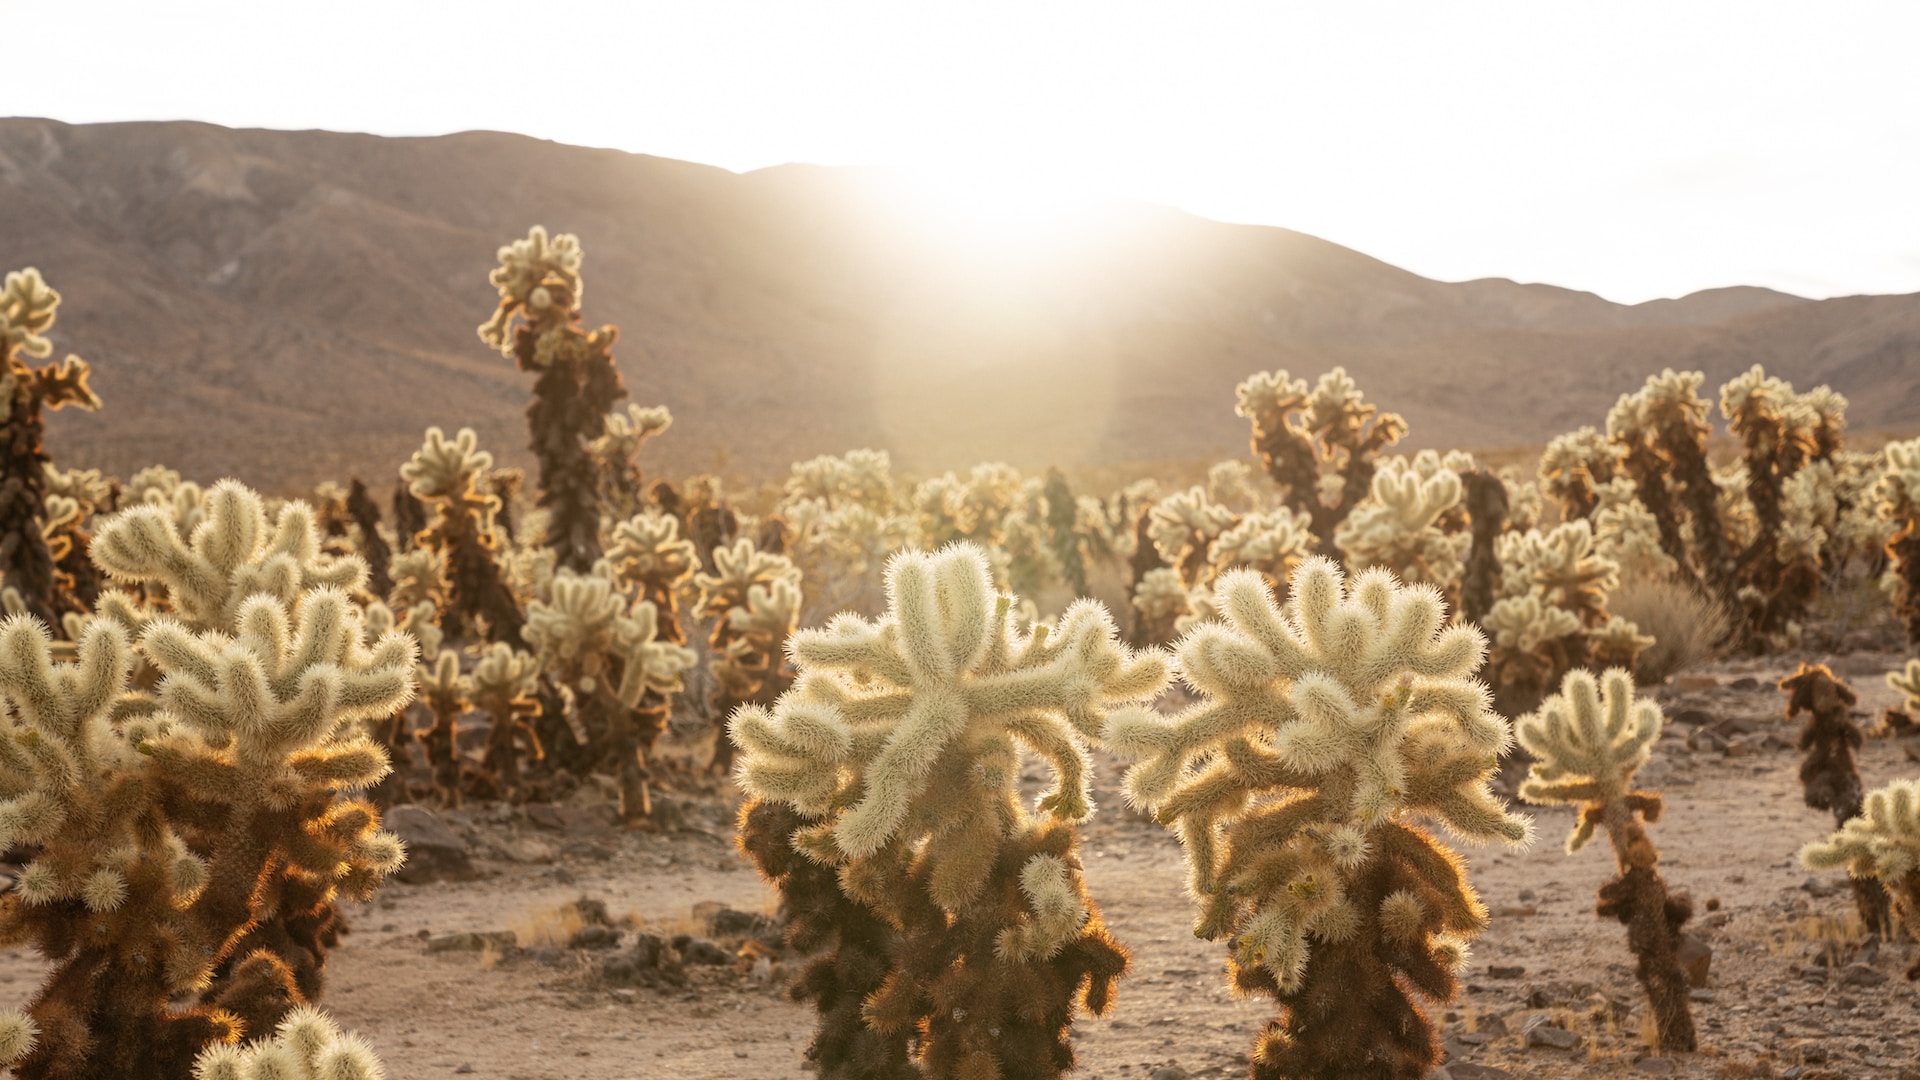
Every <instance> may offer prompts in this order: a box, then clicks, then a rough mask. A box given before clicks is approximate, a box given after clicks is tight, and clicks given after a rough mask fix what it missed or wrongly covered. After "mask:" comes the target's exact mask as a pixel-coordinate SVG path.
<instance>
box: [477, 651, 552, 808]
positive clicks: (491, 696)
mask: <svg viewBox="0 0 1920 1080" xmlns="http://www.w3.org/2000/svg"><path fill="white" fill-rule="evenodd" d="M539 675H540V662H539V661H538V660H536V659H535V658H534V657H532V656H530V655H528V654H526V653H524V652H521V651H519V650H517V649H515V648H514V647H513V646H511V645H508V644H507V643H506V642H504V641H499V642H495V643H494V644H493V645H492V646H490V647H489V648H488V649H487V651H486V652H484V653H482V654H481V656H480V660H479V662H478V663H476V664H474V665H473V671H472V672H471V673H470V674H469V675H468V677H467V679H468V683H467V694H468V696H469V697H471V698H472V699H473V704H474V706H475V707H477V708H478V709H479V710H480V711H481V712H484V713H486V714H487V715H488V716H490V717H492V718H493V726H492V727H491V728H489V729H488V731H487V752H486V757H485V758H484V759H482V761H481V766H482V768H484V769H485V770H486V776H487V778H488V779H489V781H490V782H491V785H492V786H493V788H494V790H495V791H496V792H497V793H498V794H500V795H503V796H506V797H509V798H512V797H515V796H518V795H519V794H520V793H521V790H522V780H521V762H522V761H523V760H530V761H539V760H541V759H542V758H544V757H546V748H545V747H544V746H542V745H541V743H540V736H539V735H538V734H537V733H536V732H535V731H534V729H533V725H532V724H531V723H530V722H529V718H530V717H532V716H533V715H534V714H536V713H538V712H539V711H540V705H539V702H538V701H536V700H535V699H534V693H535V690H536V688H537V686H538V684H539Z"/></svg>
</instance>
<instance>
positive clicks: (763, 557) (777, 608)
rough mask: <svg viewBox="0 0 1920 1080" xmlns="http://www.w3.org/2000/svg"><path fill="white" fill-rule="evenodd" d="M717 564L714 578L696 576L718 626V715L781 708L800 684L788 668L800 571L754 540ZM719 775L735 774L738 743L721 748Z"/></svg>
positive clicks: (706, 615) (716, 758)
mask: <svg viewBox="0 0 1920 1080" xmlns="http://www.w3.org/2000/svg"><path fill="white" fill-rule="evenodd" d="M713 561H714V567H715V571H714V573H711V574H695V575H694V578H693V583H694V586H695V587H696V588H698V589H699V590H700V602H699V607H698V612H699V616H700V617H701V618H703V619H711V620H713V633H712V634H711V636H710V637H709V638H708V639H707V645H708V647H709V648H710V649H712V650H713V662H712V665H711V670H712V672H713V680H714V690H713V700H712V703H711V704H712V707H713V712H714V715H716V716H731V715H733V711H734V710H735V709H737V708H739V707H740V706H742V705H746V704H755V705H771V704H773V700H774V699H775V698H777V697H779V696H780V695H781V694H784V693H786V691H787V687H788V686H791V685H792V684H793V673H792V672H791V671H790V670H788V669H787V666H786V664H785V662H784V661H785V654H786V644H787V638H788V637H789V636H790V635H791V634H792V633H793V630H794V626H795V625H796V620H797V619H798V618H799V617H800V571H799V569H798V568H796V567H795V566H794V565H793V561H792V560H791V559H788V558H787V557H786V556H784V555H773V554H770V553H768V552H764V551H760V550H758V549H757V548H756V547H755V546H754V543H753V541H751V540H747V539H741V540H737V541H735V542H734V544H733V546H732V547H730V548H722V549H720V550H718V551H716V552H714V553H713ZM713 767H714V768H715V769H720V770H726V769H731V768H732V767H733V743H732V740H730V739H727V738H726V737H725V735H724V733H723V734H722V736H721V737H720V739H719V740H718V741H717V742H716V743H715V744H714V748H713Z"/></svg>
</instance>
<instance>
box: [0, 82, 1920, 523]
mask: <svg viewBox="0 0 1920 1080" xmlns="http://www.w3.org/2000/svg"><path fill="white" fill-rule="evenodd" d="M535 223H541V224H544V225H546V226H548V227H549V228H550V229H552V230H554V231H556V232H559V231H566V232H575V233H578V234H579V235H580V237H581V240H582V243H583V245H584V247H585V249H586V253H587V260H586V264H585V267H584V272H585V275H586V281H587V288H586V292H585V296H584V306H585V310H586V313H587V316H588V318H589V319H590V320H591V321H592V322H595V323H599V322H603V321H604V322H612V323H615V324H617V325H619V326H620V327H621V331H622V333H621V338H620V343H619V346H618V348H617V349H616V355H617V356H618V357H619V358H620V363H621V367H622V370H623V372H624V373H625V376H626V379H627V382H628V385H629V387H630V389H631V390H632V394H633V397H632V400H634V401H637V402H640V403H643V404H665V405H667V406H669V407H670V408H671V409H672V410H673V412H674V416H675V423H674V427H673V428H672V429H671V430H670V431H669V432H668V433H667V434H666V435H664V436H663V437H661V438H660V439H658V440H656V441H655V442H653V443H651V444H649V447H648V450H647V455H646V457H645V459H644V462H645V463H646V464H648V466H649V468H650V469H651V470H652V471H654V472H656V473H661V472H664V473H669V474H678V473H683V472H688V471H699V470H719V471H723V472H726V473H729V474H732V475H735V476H738V477H741V478H759V479H773V478H778V477H779V476H780V475H782V474H783V473H784V471H785V466H786V464H787V463H788V462H790V461H794V460H798V459H800V458H804V457H808V456H811V455H813V454H816V453H826V452H840V451H844V450H846V449H849V448H851V447H855V446H867V445H872V446H882V447H885V448H887V449H889V450H890V451H892V452H893V453H894V455H895V458H896V461H897V462H898V463H899V465H900V467H902V468H903V469H907V470H911V471H916V472H926V471H939V470H942V469H947V468H961V467H964V466H965V465H967V464H970V463H971V462H973V461H977V460H989V459H1004V460H1009V461H1011V462H1013V463H1015V464H1019V465H1023V466H1029V467H1032V466H1040V465H1045V464H1050V463H1058V464H1061V465H1064V466H1068V467H1093V466H1133V465H1141V464H1145V463H1151V462H1157V461H1166V460H1191V459H1197V458H1205V457H1211V456H1226V455H1236V456H1237V455H1241V454H1244V452H1245V445H1246V428H1245V422H1244V421H1243V420H1241V419H1240V418H1238V417H1236V416H1234V415H1233V412H1232V409H1233V386H1234V385H1235V384H1236V383H1237V382H1238V381H1239V380H1240V379H1242V378H1244V377H1245V376H1246V375H1247V374H1249V373H1251V372H1253V371H1256V370H1265V369H1272V368H1286V369H1288V370H1289V371H1291V372H1292V373H1293V374H1294V375H1295V376H1296V377H1306V378H1309V379H1311V378H1312V377H1314V376H1316V375H1317V374H1319V373H1320V372H1321V371H1324V370H1326V369H1328V368H1330V367H1332V366H1333V365H1335V364H1344V365H1346V366H1347V368H1348V369H1349V370H1350V371H1351V372H1352V373H1353V374H1354V377H1355V378H1356V379H1357V380H1358V381H1359V384H1360V386H1361V388H1362V389H1363V390H1364V391H1365V392H1366V393H1367V395H1368V400H1369V401H1372V402H1375V403H1378V404H1379V405H1381V406H1382V407H1383V408H1387V409H1393V410H1396V411H1399V412H1401V413H1403V414H1404V415H1406V416H1407V418H1408V420H1409V422H1410V424H1411V425H1412V436H1411V437H1410V439H1409V440H1408V442H1407V444H1406V445H1408V446H1416V447H1417V446H1464V447H1469V448H1475V449H1492V448H1498V447H1506V446H1514V445H1527V444H1537V443H1539V442H1542V441H1544V440H1545V439H1546V438H1548V437H1550V436H1551V435H1553V434H1555V433H1557V432H1559V431H1563V430H1567V429H1569V428H1571V427H1574V426H1577V425H1579V424H1583V423H1584V424H1592V425H1595V426H1601V425H1603V424H1604V422H1605V417H1606V410H1607V408H1608V407H1610V406H1611V405H1612V403H1613V401H1614V400H1615V398H1617V396H1618V395H1619V394H1621V393H1624V392H1627V391H1630V390H1632V389H1634V388H1636V387H1637V386H1639V385H1640V383H1641V382H1642V381H1643V380H1644V379H1645V377H1646V376H1647V375H1648V374H1650V373H1652V372H1655V371H1658V370H1659V369H1660V368H1662V367H1669V366H1670V367H1676V368H1700V369H1703V370H1705V371H1706V372H1707V374H1708V383H1707V389H1708V390H1709V391H1711V390H1712V388H1714V387H1717V386H1718V385H1719V384H1720V382H1723V381H1724V380H1725V379H1726V378H1727V377H1728V376H1730V375H1732V374H1733V373H1735V372H1737V371H1739V370H1742V369H1744V368H1745V367H1746V366H1748V365H1749V364H1751V363H1756V362H1758V363H1763V364H1765V365H1766V366H1767V368H1768V370H1769V371H1770V372H1773V373H1775V374H1779V375H1781V376H1783V377H1785V378H1789V379H1791V380H1793V381H1794V383H1795V385H1797V386H1799V387H1801V388H1802V389H1805V388H1808V387H1811V386H1813V385H1815V384H1817V383H1821V382H1826V383H1830V384H1831V385H1833V386H1834V388H1835V389H1837V390H1839V391H1841V392H1842V393H1845V394H1847V395H1848V396H1849V397H1850V398H1851V399H1852V400H1853V403H1854V408H1853V410H1852V413H1851V416H1852V418H1853V421H1854V423H1855V425H1856V426H1857V427H1866V428H1873V427H1887V426H1908V427H1910V426H1913V425H1914V424H1915V423H1916V422H1920V294H1917V295H1907V296H1863V297H1841V298H1834V299H1828V300H1812V299H1807V298H1802V297H1795V296H1791V295H1790V294H1785V293H1779V292H1776V291H1773V290H1768V289H1759V288H1754V287H1740V286H1736V287H1731V288H1724V289H1711V290H1702V291H1700V292H1696V293H1693V294H1690V295H1689V296H1686V297H1680V298H1675V299H1671V300H1655V301H1648V302H1645V303H1642V304H1635V305H1621V304H1615V303H1613V302H1611V301H1608V300H1605V299H1604V298H1602V297H1599V296H1596V295H1594V294H1591V293H1582V292H1579V291H1577V290H1571V289H1563V288H1560V287H1557V286H1550V285H1527V284H1520V283H1516V282H1512V281H1508V280H1506V279H1479V280H1475V281H1468V282H1457V283H1447V282H1438V281H1433V280H1431V279H1427V278H1423V277H1420V276H1418V275H1416V274H1413V273H1411V272H1409V271H1406V270H1403V269H1400V268H1397V267H1393V266H1391V265H1390V264H1387V263H1385V262H1382V261H1380V260H1378V259H1374V258H1372V257H1370V256H1367V255H1364V254H1362V253H1359V252H1355V251H1352V250H1350V249H1347V248H1343V247H1341V246H1339V245H1337V244H1333V243H1331V242H1329V241H1325V240H1321V239H1319V238H1316V237H1312V236H1309V235H1307V234H1304V233H1299V232H1295V231H1292V230H1287V229H1281V228H1275V227H1268V226H1248V225H1230V224H1224V223H1220V222H1213V221H1208V220H1206V219H1202V218H1197V217H1194V216H1192V215H1188V214H1184V213H1182V212H1179V211H1174V210H1169V209H1166V208H1155V207H1144V206H1127V207H1120V208H1116V209H1114V210H1113V211H1112V212H1111V213H1108V214H1106V215H1105V216H1104V217H1102V218H1101V219H1099V220H1098V221H1097V222H1095V223H1092V224H1090V225H1087V226H1086V227H1084V228H1081V229H1079V230H1078V231H1075V230H1067V231H1066V232H1063V233H1061V234H1060V235H1057V236H1051V237H1049V238H1047V239H1045V240H1044V241H1043V242H1040V243H1036V244H1033V245H1029V246H1025V247H1020V248H1012V247H1005V246H997V242H996V241H995V240H994V239H993V238H991V237H984V236H981V235H972V234H970V233H969V232H968V231H967V230H965V229H955V228H953V227H951V225H950V224H946V223H941V222H937V221H931V220H929V219H927V218H926V217H925V216H924V215H922V214H918V213H916V211H915V210H914V209H913V208H912V207H911V206H909V205H907V204H904V203H901V202H899V201H898V200H892V199H890V198H889V196H888V195H887V193H886V192H885V191H884V190H882V188H881V186H880V185H879V184H878V183H877V181H876V180H875V178H874V177H873V176H871V175H868V174H866V173H864V172H863V171H860V170H837V169H828V168H824V167H820V166H780V167H775V168H772V169H762V170H755V171H754V172H751V173H745V174H734V173H730V172H727V171H726V170H724V169H719V168H716V167H713V166H705V165H697V164H693V163H688V162H678V161H673V160H672V159H667V158H656V157H648V156H645V155H635V154H627V153H625V152H622V151H617V150H599V149H585V148H579V147H570V146H565V145H563V144H559V143H553V142H548V141H544V140H538V139H533V138H530V137H527V136H519V135H511V134H505V133H488V132H467V133H461V134H457V135H446V136H431V137H414V138H402V139H395V138H385V137H380V136H372V135H353V134H344V133H336V132H320V131H308V132H280V131H268V130H263V129H249V130H233V129H227V128H221V127H217V126H214V125H207V124H198V123H192V122H168V123H142V124H107V125H84V126H75V125H66V124H61V123H58V122H56V121H50V120H33V119H0V237H4V238H5V240H4V241H3V242H0V264H4V265H0V270H3V269H14V268H17V267H21V266H28V265H37V266H38V267H39V268H40V269H41V270H42V272H43V273H45V275H46V276H47V279H48V281H49V282H50V283H51V284H53V285H54V287H55V288H58V289H60V290H61V291H62V293H63V294H64V296H65V302H64V303H63V305H62V308H61V319H60V322H59V324H58V325H57V326H56V327H55V334H54V337H55V338H56V339H57V341H56V344H57V346H58V347H59V348H60V349H62V350H65V351H73V352H76V353H78V354H80V355H82V356H85V357H87V358H88V359H89V360H90V361H92V362H93V364H94V367H95V371H96V374H95V377H94V385H95V387H96V389H97V390H98V391H99V393H100V394H101V396H102V398H103V399H105V402H106V405H105V408H104V409H103V411H102V412H101V413H99V414H95V415H84V414H82V415H69V414H67V413H61V414H59V415H57V416H56V417H54V418H53V420H52V423H51V424H50V428H51V436H50V438H51V441H52V445H53V449H54V451H55V453H56V454H57V455H58V456H59V458H60V459H61V460H63V461H66V462H68V463H71V464H88V465H98V466H100V467H102V468H106V469H108V470H110V471H114V472H117V473H120V474H121V475H126V474H128V473H129V472H131V471H132V470H133V469H135V468H138V467H140V466H141V465H144V464H148V463H151V462H154V461H163V462H166V463H168V464H172V465H174V466H175V467H176V468H181V469H182V470H183V471H184V472H186V473H187V474H188V475H190V476H194V477H196V478H200V479H210V478H213V477H215V476H218V475H224V474H228V473H231V474H234V475H239V476H240V477H241V478H242V479H245V480H247V481H249V482H250V483H255V484H258V485H263V486H268V487H287V486H291V485H304V484H310V483H312V482H314V481H315V480H318V479H320V478H323V477H328V476H331V477H335V478H341V477H344V476H345V475H346V474H348V473H358V474H359V475H362V476H364V477H366V478H368V479H369V480H370V481H374V482H376V483H384V482H387V481H389V480H390V479H391V478H392V476H393V475H394V470H395V469H396V468H397V467H398V465H399V463H400V462H401V461H403V460H404V459H405V457H406V455H407V454H408V453H409V452H410V451H411V450H412V449H413V448H414V447H415V446H417V445H418V443H419V438H420V432H421V431H422V430H423V429H424V428H425V427H426V426H427V425H429V424H439V425H441V426H443V427H448V428H453V427H459V426H472V427H474V428H476V430H478V431H479V433H480V435H481V438H482V443H483V445H484V446H486V447H487V448H488V449H490V450H492V451H493V452H494V453H495V454H496V455H497V456H498V457H500V458H501V459H502V460H503V461H507V462H512V463H516V464H523V463H525V460H526V454H525V452H524V449H523V448H524V444H525V441H526V439H525V432H524V425H523V419H522V410H523V409H524V407H525V402H526V400H527V394H528V387H529V385H530V381H531V377H530V376H526V375H524V374H522V373H520V372H518V371H516V370H514V368H513V366H512V364H511V362H510V361H508V360H506V359H504V358H502V357H500V356H499V355H498V354H497V353H494V352H492V351H490V350H489V349H487V348H486V347H485V346H484V345H482V344H481V343H480V342H479V340H478V338H477V337H476V336H475V335H474V332H473V328H474V326H476V325H477V324H478V323H479V322H481V321H482V320H483V319H484V318H485V317H486V316H487V315H488V314H489V313H490V311H491V309H492V306H493V296H492V290H491V288H490V287H489V286H488V285H487V284H486V274H487V272H488V271H489V270H490V269H491V267H492V265H493V262H494V258H493V252H494V250H495V249H496V248H497V247H498V246H499V245H500V244H502V243H505V242H507V241H508V240H511V239H514V238H516V237H519V236H523V235H525V232H526V229H527V227H528V226H529V225H532V224H535Z"/></svg>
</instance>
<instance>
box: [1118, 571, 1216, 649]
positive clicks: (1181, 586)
mask: <svg viewBox="0 0 1920 1080" xmlns="http://www.w3.org/2000/svg"><path fill="white" fill-rule="evenodd" d="M1198 594H1199V595H1200V596H1204V595H1205V592H1204V590H1199V591H1198ZM1133 609H1134V612H1135V615H1136V617H1135V619H1134V640H1136V641H1139V642H1143V643H1146V644H1153V645H1157V644H1160V643H1162V642H1168V641H1172V640H1173V639H1174V638H1175V637H1178V636H1179V635H1181V634H1184V633H1186V632H1187V629H1188V628H1189V627H1191V626H1192V625H1193V624H1194V623H1196V622H1198V621H1199V620H1200V619H1202V618H1205V615H1206V613H1205V611H1204V610H1203V605H1202V604H1200V603H1197V602H1196V590H1194V589H1191V588H1188V587H1187V584H1186V583H1185V582H1183V581H1181V580H1180V572H1179V571H1177V570H1175V569H1173V568H1172V567H1170V566H1162V567H1159V568H1157V569H1153V570H1149V571H1147V572H1146V575H1145V576H1143V577H1142V578H1141V579H1140V581H1139V583H1138V584H1136V585H1135V586H1134V587H1133Z"/></svg>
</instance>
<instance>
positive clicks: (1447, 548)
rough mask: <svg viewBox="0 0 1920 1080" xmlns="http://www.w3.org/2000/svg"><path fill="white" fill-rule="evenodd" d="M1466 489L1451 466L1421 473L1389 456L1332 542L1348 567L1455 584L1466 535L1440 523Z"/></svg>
mask: <svg viewBox="0 0 1920 1080" xmlns="http://www.w3.org/2000/svg"><path fill="white" fill-rule="evenodd" d="M1465 491H1466V488H1465V486H1464V485H1463V484H1462V483H1461V482H1460V475H1459V474H1458V473H1456V472H1454V471H1453V470H1451V469H1435V470H1433V471H1432V472H1431V473H1430V474H1429V475H1427V476H1424V477H1423V476H1421V475H1420V473H1419V472H1418V471H1416V469H1415V467H1414V465H1413V463H1412V462H1410V461H1408V460H1407V459H1406V458H1404V457H1393V458H1388V459H1387V460H1386V461H1385V462H1384V463H1382V465H1381V466H1380V469H1379V471H1378V472H1375V473H1374V474H1373V485H1372V489H1371V495H1370V497H1369V498H1368V499H1367V500H1366V501H1364V502H1362V503H1360V504H1359V505H1358V506H1355V507H1354V508H1353V512H1352V513H1350V514H1348V515H1347V518H1346V520H1345V521H1342V522H1341V523H1340V526H1339V528H1337V529H1335V530H1334V534H1333V542H1334V543H1335V544H1337V545H1339V547H1340V550H1341V551H1343V552H1345V553H1346V556H1347V562H1348V564H1349V565H1351V566H1353V567H1356V568H1365V567H1370V566H1382V567H1385V568H1387V569H1389V570H1392V571H1393V572H1394V573H1395V574H1396V575H1397V576H1399V577H1400V578H1401V579H1402V580H1404V581H1412V582H1426V583H1428V584H1432V585H1436V586H1439V587H1440V588H1441V589H1443V590H1444V589H1447V588H1450V587H1454V586H1457V585H1458V584H1459V582H1460V577H1461V574H1462V572H1463V571H1464V569H1465V565H1464V562H1463V560H1464V558H1465V556H1466V553H1467V545H1468V544H1469V543H1470V539H1471V538H1470V537H1468V536H1467V535H1465V534H1453V535H1449V534H1447V533H1445V532H1443V531H1441V529H1440V528H1439V522H1440V519H1441V516H1442V515H1444V514H1446V513H1447V512H1448V511H1451V510H1453V509H1454V508H1455V507H1456V506H1458V505H1459V503H1460V500H1461V496H1462V495H1464V494H1465Z"/></svg>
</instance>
